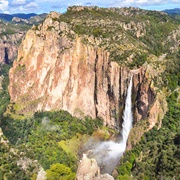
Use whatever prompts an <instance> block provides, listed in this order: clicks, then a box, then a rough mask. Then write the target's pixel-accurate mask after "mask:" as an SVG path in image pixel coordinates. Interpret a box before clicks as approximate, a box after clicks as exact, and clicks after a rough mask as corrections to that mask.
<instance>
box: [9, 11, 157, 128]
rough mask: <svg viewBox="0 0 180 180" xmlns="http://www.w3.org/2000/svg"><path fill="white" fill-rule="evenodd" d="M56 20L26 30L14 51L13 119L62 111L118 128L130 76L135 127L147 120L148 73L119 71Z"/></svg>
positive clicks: (150, 101) (90, 41)
mask: <svg viewBox="0 0 180 180" xmlns="http://www.w3.org/2000/svg"><path fill="white" fill-rule="evenodd" d="M59 17H60V15H59V14H57V13H51V14H50V15H49V16H48V17H47V18H46V20H45V21H44V22H43V24H42V25H39V26H38V27H33V28H32V29H31V30H29V31H28V32H27V34H26V37H25V38H24V40H23V42H22V44H21V46H20V48H19V52H18V58H17V60H16V61H15V62H14V64H13V68H12V69H11V70H10V74H9V77H10V85H9V93H10V96H11V102H12V103H16V108H14V110H15V111H16V113H19V114H26V115H28V114H31V113H34V112H36V111H49V110H59V109H62V110H66V111H68V112H70V113H71V114H72V115H74V116H78V117H83V116H91V117H92V118H97V117H98V118H102V119H103V120H104V125H108V126H111V127H116V128H119V127H120V125H121V119H122V111H123V106H124V101H125V97H126V92H127V86H128V79H129V77H130V74H134V76H133V94H134V100H133V101H134V107H133V108H134V112H135V113H134V114H135V115H134V119H135V122H137V121H139V120H141V119H145V118H147V117H148V116H150V114H151V112H150V113H149V110H150V108H151V107H152V105H153V103H154V101H155V96H156V93H155V91H154V88H153V87H151V80H150V78H149V77H148V73H147V68H146V67H145V66H144V67H141V68H139V69H136V70H129V69H128V68H127V67H121V66H120V65H119V64H118V63H117V62H113V61H111V60H110V57H109V52H108V51H106V50H104V49H103V48H100V47H98V46H97V45H96V43H95V40H94V38H93V37H89V38H88V42H86V43H85V42H84V38H83V36H81V37H79V36H77V35H76V34H75V32H74V31H72V30H71V29H70V26H69V25H68V24H67V23H65V22H59V21H58V20H57V19H58V18H59ZM158 113H159V112H157V115H158ZM153 123H154V124H155V123H156V122H153Z"/></svg>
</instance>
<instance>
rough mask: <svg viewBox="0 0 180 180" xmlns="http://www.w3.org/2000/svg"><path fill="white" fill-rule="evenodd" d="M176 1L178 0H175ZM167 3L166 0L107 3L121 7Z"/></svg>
mask: <svg viewBox="0 0 180 180" xmlns="http://www.w3.org/2000/svg"><path fill="white" fill-rule="evenodd" d="M175 1H178V0H175ZM165 3H167V0H151V1H150V0H117V1H114V2H113V3H111V4H109V6H115V7H123V6H135V7H137V6H147V5H161V4H165Z"/></svg>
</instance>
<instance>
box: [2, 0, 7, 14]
mask: <svg viewBox="0 0 180 180" xmlns="http://www.w3.org/2000/svg"><path fill="white" fill-rule="evenodd" d="M8 5H9V2H8V1H7V0H0V11H2V12H5V11H7V9H8Z"/></svg>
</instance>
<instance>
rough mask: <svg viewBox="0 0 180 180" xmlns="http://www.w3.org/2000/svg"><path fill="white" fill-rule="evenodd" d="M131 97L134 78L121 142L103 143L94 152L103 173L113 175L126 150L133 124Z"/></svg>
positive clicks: (125, 110)
mask: <svg viewBox="0 0 180 180" xmlns="http://www.w3.org/2000/svg"><path fill="white" fill-rule="evenodd" d="M131 95H132V76H131V79H130V83H129V86H128V91H127V97H126V102H125V109H124V113H123V124H122V132H121V135H122V139H121V141H120V142H119V143H117V142H114V141H107V142H102V143H100V144H98V145H97V146H96V148H95V149H93V150H92V157H94V158H95V159H96V161H97V162H98V165H99V167H100V168H101V172H102V173H109V174H111V173H112V171H113V170H114V168H115V167H116V166H117V164H118V162H119V160H120V158H121V156H122V155H123V153H124V151H125V149H126V142H127V139H128V135H129V132H130V130H131V128H132V122H133V115H132V102H131Z"/></svg>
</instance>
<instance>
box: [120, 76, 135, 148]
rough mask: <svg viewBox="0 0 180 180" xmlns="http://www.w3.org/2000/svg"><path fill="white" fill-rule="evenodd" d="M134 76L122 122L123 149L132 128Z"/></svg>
mask: <svg viewBox="0 0 180 180" xmlns="http://www.w3.org/2000/svg"><path fill="white" fill-rule="evenodd" d="M131 96H132V76H131V79H130V83H129V86H128V90H127V97H126V102H125V108H124V113H123V120H124V121H123V124H122V141H121V142H120V144H121V146H122V149H124V151H125V149H126V142H127V139H128V135H129V132H130V130H131V128H132V123H133V115H132V97H131Z"/></svg>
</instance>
